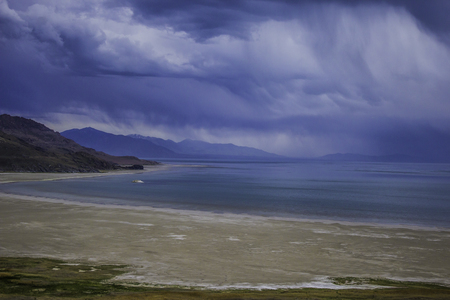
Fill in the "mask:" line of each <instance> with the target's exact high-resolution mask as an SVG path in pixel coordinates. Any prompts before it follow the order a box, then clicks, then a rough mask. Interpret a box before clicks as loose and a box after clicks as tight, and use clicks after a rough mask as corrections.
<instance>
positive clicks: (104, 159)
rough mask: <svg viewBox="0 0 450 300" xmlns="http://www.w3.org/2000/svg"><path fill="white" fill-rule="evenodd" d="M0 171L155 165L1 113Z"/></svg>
mask: <svg viewBox="0 0 450 300" xmlns="http://www.w3.org/2000/svg"><path fill="white" fill-rule="evenodd" d="M0 145H1V146H0V171H1V172H99V171H101V170H118V169H143V165H154V164H158V163H157V162H155V161H149V160H142V159H139V158H137V157H134V156H121V157H118V156H112V155H109V154H106V153H103V152H98V151H96V150H94V149H91V148H86V147H83V146H81V145H79V144H77V143H76V142H74V141H72V140H70V139H68V138H65V137H64V136H62V135H61V134H59V133H57V132H55V131H53V130H51V129H49V128H47V127H46V126H45V125H43V124H41V123H38V122H35V121H33V120H30V119H26V118H22V117H15V116H10V115H7V114H3V115H1V116H0Z"/></svg>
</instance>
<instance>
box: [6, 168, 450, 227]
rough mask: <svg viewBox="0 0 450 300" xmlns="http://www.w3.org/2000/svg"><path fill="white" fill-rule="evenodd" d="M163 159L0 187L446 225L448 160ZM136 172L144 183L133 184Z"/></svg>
mask: <svg viewBox="0 0 450 300" xmlns="http://www.w3.org/2000/svg"><path fill="white" fill-rule="evenodd" d="M164 163H167V164H173V165H178V166H174V167H173V168H169V169H167V170H164V171H157V172H147V173H142V174H134V175H117V176H105V177H97V178H86V179H75V180H61V181H47V182H22V183H13V184H6V185H2V186H0V190H1V191H4V192H9V193H19V194H26V195H38V196H44V197H50V198H59V199H66V200H72V201H80V202H90V203H97V204H119V205H133V206H134V205H135V206H152V207H158V208H175V209H188V210H202V211H212V212H218V213H238V214H242V213H245V214H250V215H259V216H276V217H288V218H302V219H321V220H337V221H351V222H371V223H373V222H374V223H382V224H395V225H398V224H402V225H418V226H432V227H444V228H450V165H449V164H407V163H362V162H319V161H290V162H286V161H284V162H257V161H250V162H249V161H229V160H222V161H220V160H203V161H194V160H192V161H164ZM180 165H181V166H180ZM135 179H139V180H142V181H143V182H144V183H141V184H136V183H132V180H135Z"/></svg>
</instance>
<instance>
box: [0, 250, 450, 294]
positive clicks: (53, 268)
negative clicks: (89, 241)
mask: <svg viewBox="0 0 450 300" xmlns="http://www.w3.org/2000/svg"><path fill="white" fill-rule="evenodd" d="M124 267H125V266H118V265H100V266H91V265H84V264H80V265H74V264H67V263H65V262H63V261H60V260H54V259H47V258H14V257H4V258H0V300H5V299H9V300H12V299H15V300H19V299H21V300H28V299H42V300H44V299H45V300H52V299H67V300H68V299H102V300H103V299H105V300H109V299H115V300H127V299H144V300H145V299H174V300H177V299H187V300H189V299H211V300H225V299H228V300H230V299H235V300H237V299H243V300H244V299H245V300H250V299H265V300H269V299H280V300H283V299H286V300H288V299H324V300H325V299H348V300H356V299H390V300H399V299H441V300H443V299H450V288H448V287H444V286H440V285H436V284H430V283H420V282H402V281H394V280H389V279H383V278H355V277H336V278H332V280H333V281H334V283H335V284H338V285H361V284H371V285H378V286H387V287H389V288H378V289H344V290H343V289H341V290H331V289H313V288H307V289H279V290H263V291H258V290H220V291H215V290H198V289H184V288H181V287H180V288H177V287H163V288H150V287H138V286H136V287H134V286H125V285H120V284H112V283H108V282H107V281H108V280H109V279H111V278H113V277H115V276H117V275H120V274H123V273H124V272H125V271H124Z"/></svg>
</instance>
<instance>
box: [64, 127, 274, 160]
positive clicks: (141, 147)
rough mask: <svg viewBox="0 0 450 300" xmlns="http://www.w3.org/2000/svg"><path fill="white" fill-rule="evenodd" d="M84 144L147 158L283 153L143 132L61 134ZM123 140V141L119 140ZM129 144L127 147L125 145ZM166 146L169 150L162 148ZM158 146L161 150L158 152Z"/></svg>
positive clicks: (85, 130)
mask: <svg viewBox="0 0 450 300" xmlns="http://www.w3.org/2000/svg"><path fill="white" fill-rule="evenodd" d="M61 134H62V135H63V136H65V137H67V138H70V139H73V140H74V141H76V142H78V143H79V144H81V145H84V146H86V147H91V148H94V149H96V150H100V151H105V152H108V153H112V154H115V155H130V154H132V155H136V156H138V157H143V158H225V157H226V158H233V157H244V158H277V157H281V156H279V155H276V154H273V153H269V152H265V151H263V150H260V149H256V148H251V147H244V146H236V145H234V144H231V143H228V144H213V143H208V142H204V141H196V140H189V139H185V140H183V141H181V142H178V143H177V142H174V141H172V140H164V139H161V138H156V137H149V136H142V135H136V134H133V135H127V136H124V135H114V134H111V133H106V132H103V131H100V130H97V129H94V128H91V127H86V128H82V129H70V130H66V131H64V132H62V133H61ZM119 140H121V141H122V143H119V142H118V141H119ZM123 143H126V144H127V146H126V147H125V146H123ZM161 148H164V149H165V150H166V151H162V150H161ZM155 149H157V150H158V151H159V152H155V151H154V150H155Z"/></svg>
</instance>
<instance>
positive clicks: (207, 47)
mask: <svg viewBox="0 0 450 300" xmlns="http://www.w3.org/2000/svg"><path fill="white" fill-rule="evenodd" d="M449 13H450V4H449V2H448V1H439V0H434V1H433V0H432V1H414V0H411V1H407V0H404V1H402V0H397V1H395V0H392V1H356V0H354V1H351V0H347V1H344V0H341V1H338V0H334V1H332V0H329V1H326V0H322V1H206V0H195V1H178V0H167V1H162V0H154V1H143V0H111V1H108V0H97V1H75V0H37V1H27V0H15V1H6V0H0V54H1V55H0V99H1V100H0V101H1V104H0V110H1V111H2V112H6V113H11V114H19V115H22V116H26V117H32V118H34V119H36V120H38V121H41V122H43V123H45V124H47V125H49V126H50V127H52V128H54V129H56V130H65V129H70V128H73V127H86V126H92V127H96V128H98V129H100V130H105V131H108V132H113V133H124V134H127V133H140V134H143V135H153V136H158V137H162V138H171V139H174V140H180V139H183V138H193V139H201V140H206V141H209V142H232V143H236V144H239V145H246V146H254V147H258V148H262V149H264V150H267V151H271V152H275V153H279V154H284V155H289V156H318V155H324V154H328V153H334V152H359V153H364V154H372V155H386V154H396V153H401V154H408V155H415V156H421V157H430V158H434V159H437V160H446V159H448V158H449V157H450V118H449V115H450V21H449V19H448V18H447V17H446V16H448V15H449Z"/></svg>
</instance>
